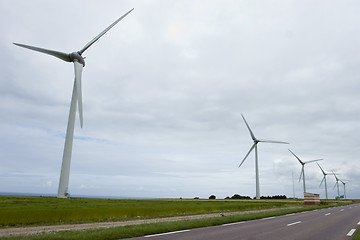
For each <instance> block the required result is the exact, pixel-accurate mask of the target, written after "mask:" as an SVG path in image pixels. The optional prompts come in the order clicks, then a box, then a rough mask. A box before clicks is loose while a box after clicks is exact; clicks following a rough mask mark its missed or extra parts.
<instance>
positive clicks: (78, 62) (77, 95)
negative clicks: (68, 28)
mask: <svg viewBox="0 0 360 240" xmlns="http://www.w3.org/2000/svg"><path fill="white" fill-rule="evenodd" d="M132 10H134V9H131V10H130V11H128V12H127V13H125V14H124V15H123V16H121V17H120V18H119V19H117V20H116V21H115V22H113V23H112V24H111V25H110V26H108V27H107V28H106V29H105V30H104V31H102V32H101V33H100V34H98V35H97V36H96V37H95V38H94V39H93V40H91V41H90V42H89V43H87V44H86V45H85V46H84V47H83V48H82V49H80V50H79V51H77V52H72V53H64V52H58V51H54V50H49V49H44V48H38V47H33V46H28V45H24V44H20V43H14V44H15V45H17V46H19V47H23V48H27V49H30V50H34V51H37V52H41V53H45V54H49V55H52V56H54V57H57V58H60V59H61V60H63V61H66V62H73V63H74V72H75V80H74V86H73V92H72V97H71V103H70V113H69V120H68V125H67V130H66V137H65V146H64V154H63V160H62V167H61V174H60V181H59V189H58V195H57V197H58V198H67V197H69V189H68V187H69V175H70V162H71V152H72V144H73V137H74V124H75V114H76V105H78V109H79V118H80V126H81V128H82V127H83V107H82V91H81V74H82V70H83V67H85V58H84V57H83V56H82V54H83V53H84V52H85V51H86V50H87V49H88V48H89V47H90V46H91V45H92V44H94V43H95V42H96V41H97V40H98V39H99V38H101V37H102V36H103V35H104V34H105V33H106V32H107V31H109V30H110V29H111V28H112V27H113V26H115V24H117V23H118V22H119V21H120V20H121V19H123V18H124V17H126V16H127V15H128V14H129V13H130V12H131V11H132Z"/></svg>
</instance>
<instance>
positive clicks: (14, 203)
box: [0, 197, 353, 239]
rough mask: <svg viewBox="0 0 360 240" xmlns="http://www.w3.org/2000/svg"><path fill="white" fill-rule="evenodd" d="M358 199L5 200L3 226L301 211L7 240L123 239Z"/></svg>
mask: <svg viewBox="0 0 360 240" xmlns="http://www.w3.org/2000/svg"><path fill="white" fill-rule="evenodd" d="M350 203H353V201H335V200H329V201H322V204H320V206H315V207H314V206H310V207H309V206H304V205H303V201H302V200H193V199H191V200H186V199H183V200H180V199H150V200H124V199H88V198H72V199H57V198H51V197H50V198H49V197H0V227H2V228H8V227H15V226H16V227H19V226H35V225H55V224H69V223H85V222H101V221H124V220H131V219H144V218H161V217H170V216H182V215H193V214H204V213H217V212H234V211H246V210H261V209H270V208H285V207H299V208H296V209H294V208H292V209H284V210H274V211H270V212H263V213H252V214H242V215H234V216H226V217H217V218H206V219H198V220H186V221H178V222H172V223H154V224H142V225H134V226H125V227H116V228H110V229H94V230H86V231H64V232H59V233H51V234H40V235H34V236H26V237H20V236H17V237H10V238H4V239H120V238H127V237H135V236H142V235H146V234H155V233H159V232H166V231H176V230H182V229H189V228H196V227H205V226H213V225H219V224H223V223H230V222H236V221H245V220H251V219H257V218H263V217H269V216H277V215H282V214H287V213H290V212H299V211H306V210H311V209H314V208H321V207H331V206H337V205H343V204H350Z"/></svg>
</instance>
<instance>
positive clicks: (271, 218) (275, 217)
mask: <svg viewBox="0 0 360 240" xmlns="http://www.w3.org/2000/svg"><path fill="white" fill-rule="evenodd" d="M273 218H276V217H267V218H263V219H262V220H269V219H273Z"/></svg>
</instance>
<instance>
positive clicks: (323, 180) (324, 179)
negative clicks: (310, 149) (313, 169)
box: [316, 163, 328, 199]
mask: <svg viewBox="0 0 360 240" xmlns="http://www.w3.org/2000/svg"><path fill="white" fill-rule="evenodd" d="M316 164H317V165H318V166H319V168H320V169H321V172H322V173H323V175H324V177H323V179H322V180H321V183H320V186H321V184H322V183H323V182H325V194H326V199H328V192H327V184H326V175H328V173H326V172H325V171H324V170H323V169H322V168H321V167H320V164H319V163H316Z"/></svg>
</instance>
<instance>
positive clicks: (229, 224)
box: [221, 222, 244, 226]
mask: <svg viewBox="0 0 360 240" xmlns="http://www.w3.org/2000/svg"><path fill="white" fill-rule="evenodd" d="M240 223H244V222H234V223H227V224H223V225H221V226H231V225H236V224H240Z"/></svg>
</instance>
